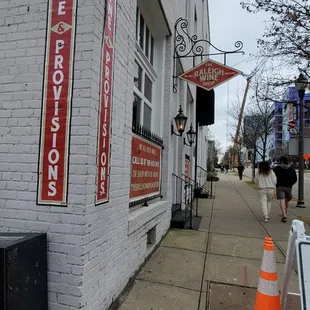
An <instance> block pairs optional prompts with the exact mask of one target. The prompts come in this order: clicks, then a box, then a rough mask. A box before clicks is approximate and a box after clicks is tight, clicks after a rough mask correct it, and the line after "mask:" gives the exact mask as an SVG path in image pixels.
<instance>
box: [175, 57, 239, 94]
mask: <svg viewBox="0 0 310 310" xmlns="http://www.w3.org/2000/svg"><path fill="white" fill-rule="evenodd" d="M238 74H240V71H238V70H236V69H234V68H231V67H227V66H224V65H222V64H221V63H219V62H216V61H214V60H207V61H205V62H202V63H201V64H199V65H198V66H196V67H195V68H193V69H190V70H188V71H186V72H184V73H183V74H181V75H180V78H181V79H184V80H186V81H187V82H189V83H192V84H195V85H197V86H199V87H201V88H204V89H206V90H211V89H213V88H215V87H217V86H219V85H221V84H223V83H224V82H227V81H228V80H230V79H232V78H233V77H235V76H237V75H238Z"/></svg>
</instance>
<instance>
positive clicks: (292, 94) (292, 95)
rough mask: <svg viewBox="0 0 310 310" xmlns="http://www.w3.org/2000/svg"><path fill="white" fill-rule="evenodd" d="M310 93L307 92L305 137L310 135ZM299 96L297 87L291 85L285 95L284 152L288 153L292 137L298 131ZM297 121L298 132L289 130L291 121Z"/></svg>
mask: <svg viewBox="0 0 310 310" xmlns="http://www.w3.org/2000/svg"><path fill="white" fill-rule="evenodd" d="M309 108H310V93H306V94H305V108H304V137H305V138H309V137H310V111H309ZM298 116H299V96H298V91H297V89H296V87H289V88H288V89H287V91H286V92H285V95H284V103H283V122H282V153H283V154H284V155H288V143H289V140H290V138H291V137H296V136H297V134H296V132H298V123H299V121H298ZM292 120H294V121H296V123H297V126H296V132H294V131H291V132H290V131H289V126H288V124H289V122H290V121H292Z"/></svg>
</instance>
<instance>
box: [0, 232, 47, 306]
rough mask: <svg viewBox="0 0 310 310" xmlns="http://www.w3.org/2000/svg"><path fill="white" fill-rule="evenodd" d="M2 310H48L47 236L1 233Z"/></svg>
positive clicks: (0, 285)
mask: <svg viewBox="0 0 310 310" xmlns="http://www.w3.org/2000/svg"><path fill="white" fill-rule="evenodd" d="M0 277H1V279H0V310H30V309H31V310H47V309H48V304H47V301H48V298H47V240H46V234H33V233H24V234H23V233H0Z"/></svg>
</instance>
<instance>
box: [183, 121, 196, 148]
mask: <svg viewBox="0 0 310 310" xmlns="http://www.w3.org/2000/svg"><path fill="white" fill-rule="evenodd" d="M186 136H187V140H188V143H189V144H187V143H186V140H185V138H184V144H185V145H187V146H192V144H193V143H194V142H195V139H196V132H195V131H194V129H193V124H191V126H190V127H189V130H188V131H187V132H186Z"/></svg>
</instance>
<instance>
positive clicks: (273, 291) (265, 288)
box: [257, 278, 279, 296]
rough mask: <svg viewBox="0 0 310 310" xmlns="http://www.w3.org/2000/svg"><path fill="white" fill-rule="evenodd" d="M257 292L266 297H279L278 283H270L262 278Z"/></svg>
mask: <svg viewBox="0 0 310 310" xmlns="http://www.w3.org/2000/svg"><path fill="white" fill-rule="evenodd" d="M257 290H258V291H259V292H260V293H262V294H264V295H268V296H278V295H279V287H278V281H268V280H264V279H262V278H260V279H259V283H258V288H257Z"/></svg>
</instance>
